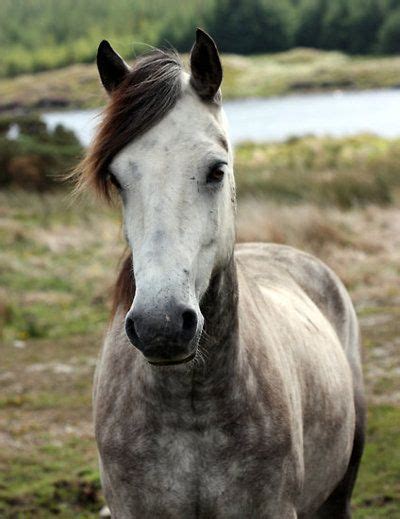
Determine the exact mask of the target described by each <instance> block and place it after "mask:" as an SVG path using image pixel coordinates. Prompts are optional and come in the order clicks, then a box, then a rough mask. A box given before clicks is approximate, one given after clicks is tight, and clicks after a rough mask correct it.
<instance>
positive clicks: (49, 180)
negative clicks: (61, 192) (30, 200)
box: [0, 116, 82, 191]
mask: <svg viewBox="0 0 400 519" xmlns="http://www.w3.org/2000/svg"><path fill="white" fill-rule="evenodd" d="M81 152H82V149H81V145H80V144H79V141H78V140H77V138H76V137H75V135H74V134H73V133H72V132H71V131H69V130H66V129H65V128H63V127H62V126H57V127H56V128H55V129H54V130H53V131H50V130H49V129H48V128H47V127H46V124H45V123H44V122H43V121H42V120H41V119H40V118H39V117H37V116H25V117H16V118H3V119H0V188H3V187H8V186H10V187H19V188H23V189H34V190H39V191H45V190H47V189H50V188H52V187H55V186H56V185H57V184H59V178H60V177H61V175H62V174H63V173H66V172H67V171H68V170H69V169H71V168H72V167H73V165H74V164H75V162H76V160H77V159H78V158H79V156H80V155H81Z"/></svg>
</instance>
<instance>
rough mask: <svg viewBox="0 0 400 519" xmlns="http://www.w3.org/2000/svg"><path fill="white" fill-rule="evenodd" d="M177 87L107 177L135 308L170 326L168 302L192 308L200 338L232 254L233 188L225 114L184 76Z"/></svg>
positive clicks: (119, 156)
mask: <svg viewBox="0 0 400 519" xmlns="http://www.w3.org/2000/svg"><path fill="white" fill-rule="evenodd" d="M182 81H183V95H182V97H181V98H180V99H179V100H178V102H177V104H176V105H175V107H174V108H173V109H172V110H171V111H170V112H169V113H168V114H167V115H166V116H165V117H164V119H162V120H161V121H160V122H159V123H158V124H157V125H156V126H154V127H153V128H151V129H150V130H149V131H148V132H146V133H145V134H144V135H142V136H141V137H139V138H138V139H136V140H135V141H134V142H132V143H131V144H130V145H128V146H126V147H125V148H124V149H123V150H122V151H121V152H120V153H119V154H118V155H117V156H116V157H115V159H114V160H113V162H112V164H111V172H112V174H113V175H114V176H115V177H116V179H117V181H118V183H119V184H120V186H121V196H122V200H123V206H124V227H125V234H126V236H127V239H128V242H129V245H130V247H131V249H132V251H133V258H134V260H133V266H134V276H135V283H136V296H135V300H134V303H133V307H134V306H135V305H140V306H141V307H143V308H145V310H146V311H147V312H153V311H154V312H157V311H158V312H163V313H165V318H166V319H167V320H168V310H166V309H167V308H169V305H170V303H176V304H179V305H184V306H186V307H188V308H189V307H190V308H192V309H194V311H195V312H196V314H197V321H198V325H197V326H198V328H199V330H197V332H199V331H200V333H201V328H202V316H201V313H200V310H199V303H200V301H201V298H202V296H203V295H204V293H205V291H206V290H207V287H208V285H209V282H210V278H211V275H212V273H213V271H215V270H216V269H218V268H220V267H223V266H225V265H226V264H227V263H228V261H229V259H230V257H231V254H232V251H233V244H234V232H235V231H234V212H235V210H234V204H235V194H234V191H235V189H234V177H233V163H232V152H231V149H230V148H228V146H229V144H228V135H227V126H226V119H225V115H224V113H223V110H222V108H221V107H219V106H217V105H212V104H211V103H205V102H202V101H201V100H200V99H199V98H198V96H197V95H196V93H195V92H194V91H193V90H192V87H191V86H190V85H189V82H188V75H187V74H186V73H183V76H182ZM227 148H228V149H227ZM212 172H214V174H212ZM220 177H221V179H220Z"/></svg>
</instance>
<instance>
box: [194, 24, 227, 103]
mask: <svg viewBox="0 0 400 519" xmlns="http://www.w3.org/2000/svg"><path fill="white" fill-rule="evenodd" d="M190 70H191V73H192V74H191V78H190V84H191V85H192V87H193V88H194V89H195V91H196V92H197V94H198V95H199V96H200V97H201V99H204V100H206V101H214V100H215V96H216V94H217V93H218V90H219V87H220V86H221V82H222V65H221V61H220V59H219V54H218V49H217V46H216V45H215V42H214V40H213V39H212V38H211V36H209V35H208V34H207V33H206V32H204V31H203V30H201V29H196V42H195V44H194V45H193V48H192V51H191V53H190Z"/></svg>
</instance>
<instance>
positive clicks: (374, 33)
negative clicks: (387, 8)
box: [348, 0, 384, 54]
mask: <svg viewBox="0 0 400 519" xmlns="http://www.w3.org/2000/svg"><path fill="white" fill-rule="evenodd" d="M383 21H384V6H383V3H382V1H381V0H352V2H351V3H350V16H349V29H348V30H349V34H350V38H349V48H348V50H349V51H350V52H351V53H354V54H371V53H372V52H376V50H377V46H378V42H377V39H378V32H379V29H380V27H381V25H382V23H383Z"/></svg>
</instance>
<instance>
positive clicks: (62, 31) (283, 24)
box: [0, 0, 400, 77]
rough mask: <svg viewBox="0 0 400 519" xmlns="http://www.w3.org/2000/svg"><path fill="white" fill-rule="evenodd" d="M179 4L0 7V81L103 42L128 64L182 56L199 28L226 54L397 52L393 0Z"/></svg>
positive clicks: (398, 20) (60, 0) (86, 52)
mask: <svg viewBox="0 0 400 519" xmlns="http://www.w3.org/2000/svg"><path fill="white" fill-rule="evenodd" d="M182 5H183V4H182V2H181V1H180V0H168V2H167V1H165V0H148V1H146V0H113V1H112V2H110V1H109V0H85V1H84V2H76V1H74V0H2V2H1V17H0V43H1V46H2V53H1V58H0V77H5V76H15V75H17V74H20V73H24V72H36V71H39V70H48V69H52V68H59V67H63V66H66V65H69V64H73V63H84V62H91V61H93V58H94V56H95V52H96V48H97V45H98V42H99V41H100V40H101V39H103V38H108V39H111V40H113V41H114V42H115V44H116V45H117V46H118V48H119V49H120V51H122V52H123V54H124V56H127V57H132V56H133V54H134V53H140V52H142V51H143V50H144V49H145V48H146V45H158V46H160V45H166V44H172V45H174V46H176V47H177V48H178V49H179V50H180V51H187V50H188V49H189V48H190V46H191V43H192V39H193V29H194V27H196V26H198V25H200V26H203V27H205V28H206V29H207V30H209V32H210V33H211V34H212V35H213V36H214V37H215V39H216V41H217V42H218V45H219V47H220V48H221V50H222V51H223V52H225V53H235V54H262V53H270V52H276V51H284V50H287V49H290V48H293V47H314V48H320V49H325V50H340V51H342V52H345V53H350V54H360V55H363V54H396V53H399V52H400V5H399V1H398V0H335V2H329V1H328V0H280V1H279V2H276V0H219V1H218V2H216V0H186V2H185V3H184V8H182ZM133 43H134V45H135V46H134V47H133ZM145 44H146V45H145Z"/></svg>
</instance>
